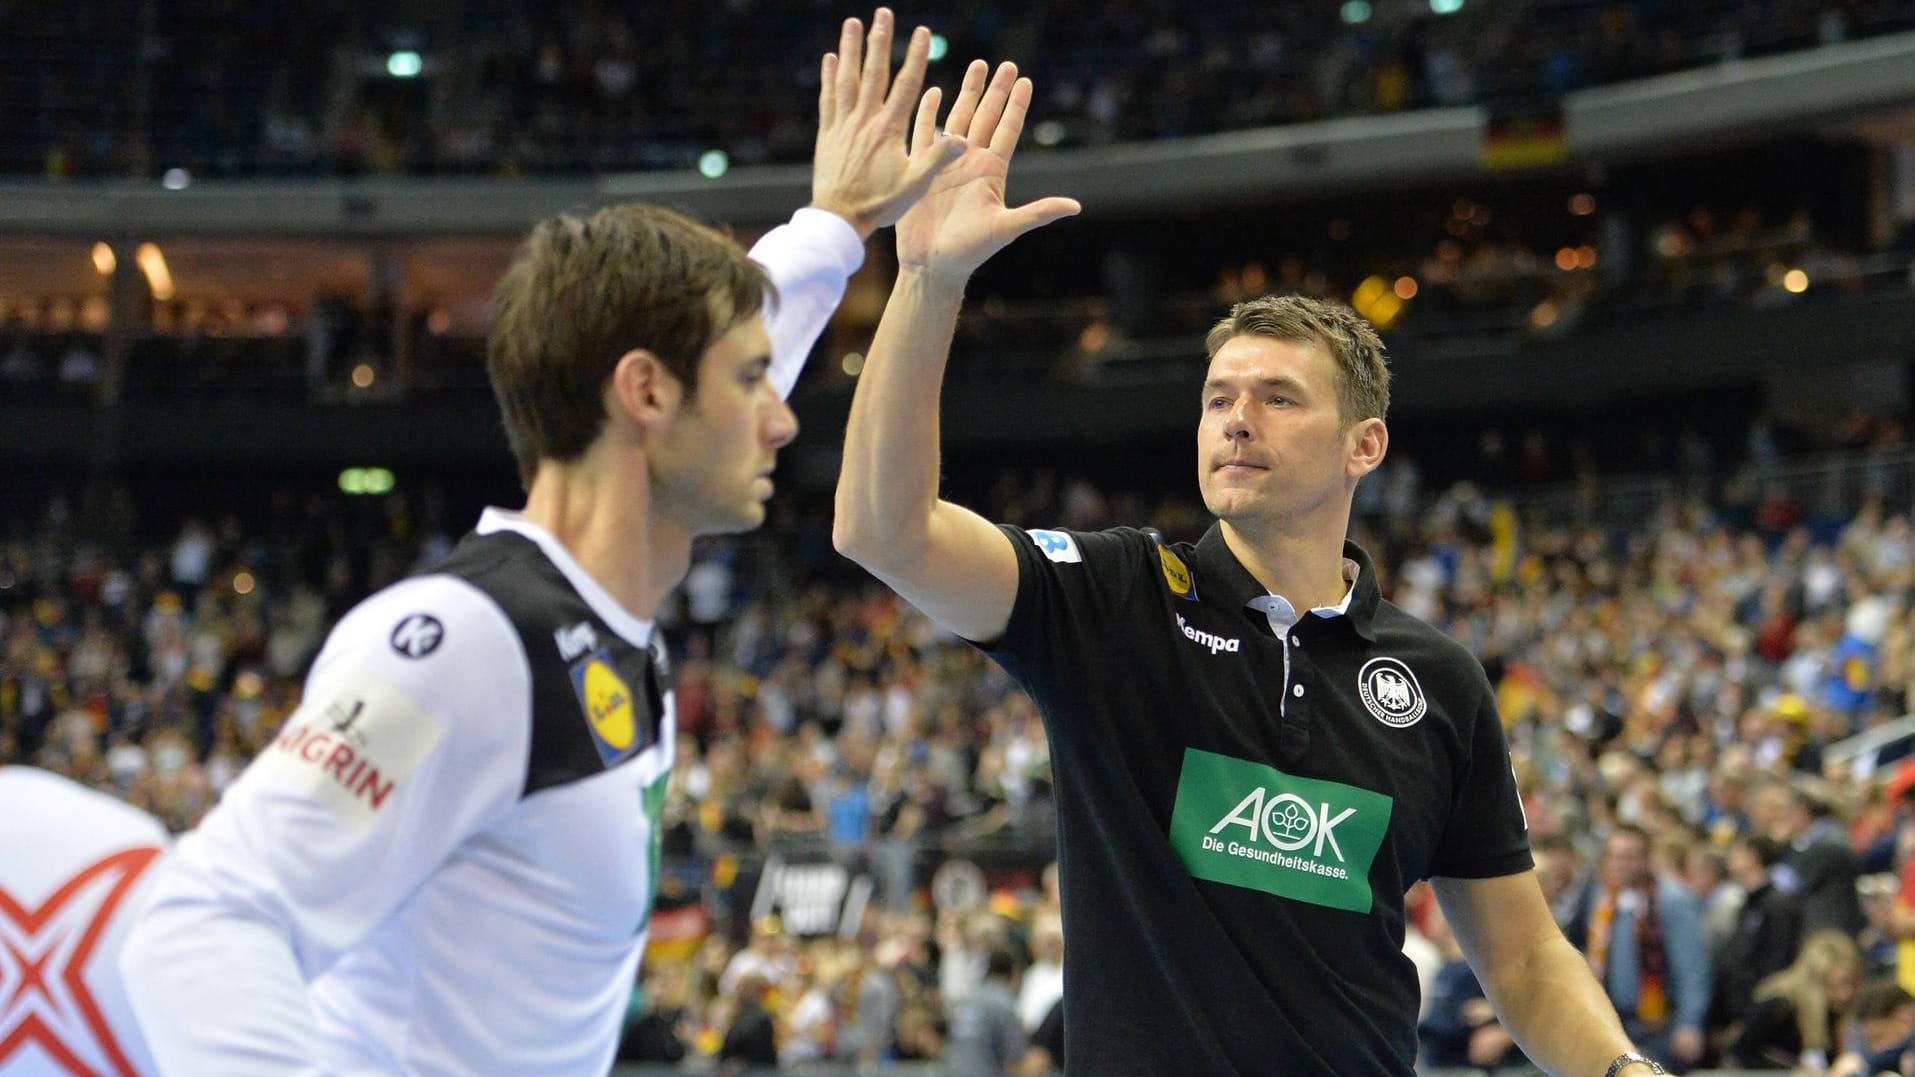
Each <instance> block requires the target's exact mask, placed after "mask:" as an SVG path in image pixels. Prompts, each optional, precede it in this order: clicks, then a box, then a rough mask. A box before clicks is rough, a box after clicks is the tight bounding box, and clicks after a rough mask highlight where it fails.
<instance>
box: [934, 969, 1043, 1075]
mask: <svg viewBox="0 0 1915 1077" xmlns="http://www.w3.org/2000/svg"><path fill="white" fill-rule="evenodd" d="M1016 977H1017V956H1016V955H1015V954H1013V953H1012V952H1011V951H1010V949H1009V948H1007V947H1004V946H996V947H993V948H992V949H991V951H990V953H989V955H988V956H987V957H986V958H985V964H984V982H983V983H981V984H979V985H978V986H977V988H976V989H974V990H972V991H969V992H967V993H966V994H965V996H964V997H963V998H962V999H961V1000H959V1001H957V1002H956V1003H955V1004H953V1005H952V1009H951V1043H950V1047H949V1049H948V1051H947V1053H946V1054H945V1066H946V1068H947V1069H948V1071H949V1073H950V1074H951V1077H1007V1075H1008V1074H1010V1073H1011V1068H1012V1067H1013V1066H1015V1065H1017V1064H1018V1063H1019V1062H1020V1061H1021V1060H1022V1059H1023V1057H1024V1052H1025V1049H1026V1046H1027V1043H1028V1040H1027V1037H1026V1035H1025V1032H1024V1026H1023V1025H1022V1024H1020V1023H1019V1022H1018V1018H1017V1001H1016V998H1015V997H1014V996H1013V995H1012V984H1013V983H1014V981H1015V980H1016Z"/></svg>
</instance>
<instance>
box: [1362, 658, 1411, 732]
mask: <svg viewBox="0 0 1915 1077" xmlns="http://www.w3.org/2000/svg"><path fill="white" fill-rule="evenodd" d="M1356 693H1357V695H1358V696H1360V697H1362V699H1363V705H1364V706H1365V707H1367V708H1368V709H1369V711H1370V714H1371V715H1372V716H1374V717H1375V718H1376V720H1377V721H1379V722H1382V723H1383V724H1384V725H1387V726H1392V727H1394V728H1396V729H1403V728H1406V727H1408V726H1413V725H1415V724H1416V723H1418V722H1420V721H1422V720H1423V715H1424V714H1425V713H1427V712H1428V711H1429V701H1428V700H1426V699H1424V698H1423V686H1422V685H1420V684H1417V683H1416V674H1414V673H1411V672H1410V667H1408V666H1406V665H1404V664H1403V663H1402V662H1401V661H1399V660H1398V659H1395V658H1372V659H1370V660H1369V661H1368V662H1365V663H1363V668H1362V669H1360V670H1358V671H1357V675H1356Z"/></svg>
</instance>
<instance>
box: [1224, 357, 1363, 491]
mask: <svg viewBox="0 0 1915 1077" xmlns="http://www.w3.org/2000/svg"><path fill="white" fill-rule="evenodd" d="M1336 374H1337V372H1336V360H1335V359H1333V358H1331V357H1330V353H1329V351H1328V350H1326V349H1325V348H1324V347H1323V346H1322V345H1320V344H1314V343H1310V344H1296V343H1292V342H1290V341H1286V340H1273V339H1271V338H1269V337H1261V336H1248V335H1245V336H1238V337H1233V338H1231V339H1230V340H1229V341H1228V342H1227V343H1225V344H1224V346H1223V347H1221V348H1219V349H1217V354H1216V356H1215V357H1213V358H1212V359H1211V360H1210V370H1209V373H1208V374H1207V375H1206V377H1205V380H1204V388H1203V412H1202V416H1203V417H1202V419H1201V420H1200V421H1199V422H1198V424H1197V484H1198V487H1199V489H1201V490H1202V491H1203V497H1204V505H1205V507H1207V508H1208V509H1209V510H1210V511H1211V512H1212V513H1213V514H1215V515H1216V516H1217V517H1218V518H1219V519H1224V520H1251V519H1262V520H1267V521H1271V522H1277V521H1282V520H1287V519H1294V518H1296V517H1298V516H1300V515H1304V514H1307V513H1309V512H1310V511H1311V510H1313V509H1315V508H1317V507H1319V506H1321V505H1325V504H1329V503H1332V501H1333V499H1334V498H1336V497H1337V496H1338V495H1339V494H1340V493H1341V492H1342V491H1343V489H1344V484H1345V481H1346V480H1345V472H1346V469H1347V468H1348V466H1349V463H1350V457H1351V450H1352V447H1353V440H1352V439H1351V438H1350V437H1348V436H1346V435H1347V434H1348V433H1349V432H1348V431H1346V430H1345V429H1344V428H1343V425H1342V422H1341V419H1340V417H1339V415H1338V411H1337V390H1336V384H1337V383H1336Z"/></svg>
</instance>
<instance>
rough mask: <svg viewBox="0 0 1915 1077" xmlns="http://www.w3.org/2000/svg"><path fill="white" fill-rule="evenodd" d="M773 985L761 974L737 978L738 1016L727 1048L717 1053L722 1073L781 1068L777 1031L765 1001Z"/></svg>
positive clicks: (727, 1040) (728, 1039)
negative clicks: (759, 1068)
mask: <svg viewBox="0 0 1915 1077" xmlns="http://www.w3.org/2000/svg"><path fill="white" fill-rule="evenodd" d="M770 993H771V983H770V981H768V980H766V979H765V978H764V977H763V976H761V975H759V974H758V973H755V972H752V973H746V974H745V975H743V976H741V977H739V978H738V983H737V986H736V987H735V989H734V997H735V998H736V999H737V1003H738V1005H737V1015H736V1016H735V1017H733V1018H732V1022H731V1027H729V1028H727V1029H726V1030H725V1042H724V1046H722V1047H720V1048H719V1050H718V1060H719V1062H720V1066H719V1072H720V1073H737V1072H740V1071H742V1070H745V1069H748V1068H752V1067H767V1068H769V1067H774V1066H776V1065H778V1029H777V1024H776V1023H775V1022H774V1021H773V1020H772V1016H771V1010H770V1009H768V1008H767V1007H766V1005H765V999H766V997H767V996H768V995H770Z"/></svg>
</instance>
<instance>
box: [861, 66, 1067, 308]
mask: <svg viewBox="0 0 1915 1077" xmlns="http://www.w3.org/2000/svg"><path fill="white" fill-rule="evenodd" d="M989 73H990V66H989V65H988V64H986V63H985V62H984V61H983V60H974V61H972V63H971V66H970V68H969V69H967V70H966V71H965V72H964V83H963V85H962V87H961V88H960V89H959V90H958V95H957V100H956V101H955V102H953V103H952V105H951V114H950V115H949V116H947V117H946V118H945V121H944V132H945V133H944V134H943V135H940V134H939V133H938V130H937V112H938V103H939V96H940V95H939V92H938V90H937V88H936V87H933V88H931V89H929V90H927V91H925V94H924V97H923V99H922V100H921V101H919V102H918V114H917V122H916V124H915V125H914V126H913V128H912V131H911V154H912V156H913V157H917V156H919V155H923V154H932V153H933V152H934V151H935V150H936V149H938V148H939V147H940V146H942V145H944V144H946V143H950V142H956V141H960V140H961V141H962V142H964V143H965V144H966V145H967V146H968V147H969V149H968V151H967V152H965V153H964V154H963V155H962V156H961V157H958V158H957V159H956V161H955V162H954V163H953V164H951V166H950V167H949V168H946V169H944V170H943V171H942V172H941V173H938V174H937V176H936V178H935V180H934V181H933V182H932V184H931V189H930V191H929V193H927V194H926V195H925V196H924V198H923V199H922V200H920V201H919V202H918V203H917V204H916V205H915V206H912V207H911V209H910V211H909V212H907V213H906V214H905V215H904V216H903V218H901V219H900V220H899V221H898V266H899V268H900V269H901V270H905V271H915V272H926V273H930V274H933V275H936V276H940V277H963V276H968V275H970V273H971V272H972V271H974V270H975V269H977V267H978V266H980V265H983V264H984V262H985V261H986V260H987V259H989V258H990V257H991V255H993V254H996V253H997V252H998V251H1000V250H1002V249H1004V247H1006V246H1007V245H1009V244H1010V242H1011V241H1012V240H1014V239H1016V238H1017V237H1018V236H1021V235H1023V234H1024V233H1026V232H1028V231H1030V230H1031V229H1033V228H1039V227H1042V226H1043V225H1047V224H1049V223H1051V222H1052V221H1055V220H1058V219H1060V218H1063V217H1069V216H1071V215H1073V214H1075V213H1077V212H1078V211H1079V210H1080V209H1082V207H1081V206H1079V205H1078V204H1077V201H1076V200H1075V199H1071V198H1040V199H1038V200H1037V201H1035V202H1030V203H1027V204H1025V205H1022V206H1019V207H1017V208H1016V209H1011V208H1009V207H1008V206H1006V205H1005V204H1004V183H1005V178H1006V177H1007V176H1008V175H1009V173H1010V168H1011V155H1012V154H1013V153H1015V152H1016V151H1017V140H1018V136H1020V135H1022V134H1023V132H1024V115H1025V113H1027V112H1029V111H1030V107H1031V80H1030V79H1025V78H1018V77H1017V65H1016V64H1012V63H1005V64H1001V65H999V67H998V69H997V74H996V75H995V76H994V77H992V78H991V79H990V82H989V85H986V83H985V76H986V75H987V74H989Z"/></svg>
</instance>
